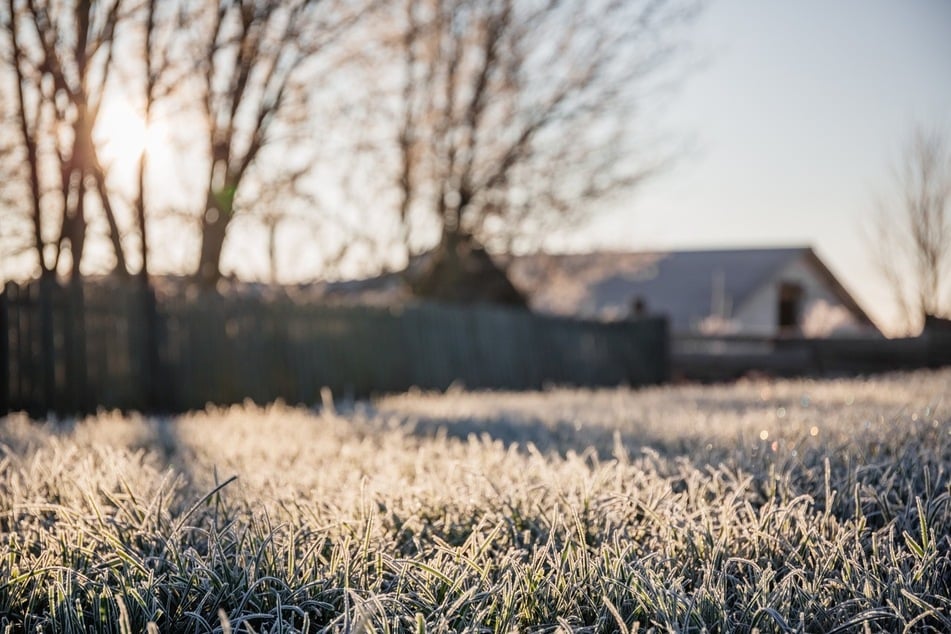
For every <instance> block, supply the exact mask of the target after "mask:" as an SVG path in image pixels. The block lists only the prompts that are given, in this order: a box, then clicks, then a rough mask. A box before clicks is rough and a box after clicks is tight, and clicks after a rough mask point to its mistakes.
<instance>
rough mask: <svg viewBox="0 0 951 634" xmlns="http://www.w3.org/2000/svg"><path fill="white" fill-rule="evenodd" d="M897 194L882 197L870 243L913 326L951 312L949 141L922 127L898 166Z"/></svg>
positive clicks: (902, 312) (906, 324)
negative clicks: (929, 317)
mask: <svg viewBox="0 0 951 634" xmlns="http://www.w3.org/2000/svg"><path fill="white" fill-rule="evenodd" d="M895 187H896V191H897V194H896V195H895V196H893V197H892V198H889V199H882V201H881V202H880V203H879V208H878V213H877V215H876V216H875V220H874V236H873V239H872V241H871V244H870V250H871V254H872V257H873V259H874V261H875V264H876V265H877V267H878V269H879V272H880V274H881V276H882V279H883V280H884V281H885V283H886V284H887V285H888V287H889V289H890V290H891V292H892V294H893V296H894V299H895V303H896V306H897V307H898V309H899V312H900V315H901V318H902V320H903V321H904V323H903V324H902V327H903V328H904V329H906V330H907V331H909V332H913V331H915V330H918V329H920V328H921V325H922V323H923V322H924V320H925V317H926V316H929V315H930V316H942V315H943V316H948V315H949V314H951V285H949V280H951V147H949V145H948V140H947V138H946V137H944V136H943V135H942V134H940V133H939V132H926V131H925V130H922V129H919V130H917V131H916V132H915V133H914V135H913V136H912V138H911V140H910V141H909V143H908V145H907V147H906V148H905V151H904V154H903V156H902V162H901V164H900V166H899V167H898V169H897V170H896V177H895Z"/></svg>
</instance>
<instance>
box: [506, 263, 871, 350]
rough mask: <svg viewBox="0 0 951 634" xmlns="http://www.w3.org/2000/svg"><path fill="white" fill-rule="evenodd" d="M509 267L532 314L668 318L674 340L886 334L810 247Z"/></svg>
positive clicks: (604, 317) (604, 318) (514, 265)
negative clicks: (687, 336) (699, 336)
mask: <svg viewBox="0 0 951 634" xmlns="http://www.w3.org/2000/svg"><path fill="white" fill-rule="evenodd" d="M507 265H508V274H509V277H510V278H511V280H512V282H513V283H514V284H515V285H516V287H518V288H519V289H521V290H522V291H523V292H524V293H526V294H527V295H528V297H529V303H530V306H531V307H532V308H533V309H534V310H536V311H539V312H544V313H551V314H557V315H566V316H575V317H582V318H591V319H599V320H617V319H626V318H629V317H630V316H632V315H637V314H664V315H667V316H668V317H669V319H670V326H671V331H672V332H673V333H675V334H683V333H703V334H729V333H736V334H750V335H762V336H775V335H783V334H802V335H805V336H809V337H823V336H829V335H833V334H836V335H845V334H855V335H858V334H864V335H879V334H880V333H879V331H878V330H877V328H876V327H875V325H874V324H873V323H872V321H871V320H870V319H869V317H868V315H866V313H865V311H863V310H862V308H861V306H859V304H858V303H857V302H856V301H855V299H853V298H852V296H851V295H850V294H849V292H848V291H847V290H846V289H845V288H844V287H843V286H842V284H841V283H840V282H839V281H838V280H837V279H836V278H835V276H834V275H833V274H832V272H831V271H830V270H829V268H828V267H827V266H826V265H825V264H824V263H823V262H822V260H820V259H819V257H818V256H817V255H816V254H815V252H814V251H813V250H812V249H811V248H809V247H794V248H759V249H718V250H696V251H668V252H648V253H625V252H596V253H586V254H567V255H566V254H562V255H554V254H543V253H540V254H534V255H528V256H518V257H512V258H510V259H509V260H508V262H507Z"/></svg>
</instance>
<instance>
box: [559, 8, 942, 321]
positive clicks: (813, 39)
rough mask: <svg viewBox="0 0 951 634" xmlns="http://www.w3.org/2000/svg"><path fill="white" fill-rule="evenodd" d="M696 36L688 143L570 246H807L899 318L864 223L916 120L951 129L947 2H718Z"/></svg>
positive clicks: (677, 116) (676, 99)
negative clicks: (874, 267)
mask: <svg viewBox="0 0 951 634" xmlns="http://www.w3.org/2000/svg"><path fill="white" fill-rule="evenodd" d="M690 40H691V44H690V47H691V50H690V55H691V56H692V57H694V58H696V59H698V60H699V61H700V64H699V65H698V67H697V69H696V70H695V71H693V72H692V74H691V75H690V76H689V78H688V79H687V81H685V82H684V83H683V84H682V85H681V86H680V88H679V90H678V92H677V94H676V95H674V96H673V97H672V98H670V99H669V104H668V106H667V107H666V112H665V115H664V116H663V117H662V118H661V120H660V121H659V125H660V126H661V127H663V128H665V129H667V130H668V131H670V132H671V133H673V134H680V135H686V136H688V137H690V139H691V141H690V143H689V146H690V149H689V150H688V151H686V152H684V153H683V154H682V155H681V156H680V158H679V159H678V161H677V162H676V163H675V164H674V166H673V167H672V168H671V169H670V170H668V171H667V172H666V173H665V174H663V175H661V176H660V177H658V178H655V179H654V180H653V181H651V182H649V183H647V184H645V185H644V186H643V188H642V189H640V190H639V191H637V192H635V193H634V194H632V196H631V197H630V199H627V200H623V201H620V202H618V203H617V204H616V206H615V207H613V208H612V209H611V210H610V211H609V212H607V213H605V214H603V215H602V216H600V217H599V218H598V219H597V220H596V221H595V222H593V223H592V224H591V225H590V227H588V228H587V229H586V230H585V231H583V232H579V233H577V234H575V236H574V237H573V238H572V240H571V241H570V244H569V245H568V246H569V248H573V249H577V248H580V249H587V248H596V247H605V248H620V249H655V248H713V247H734V246H758V245H762V246H770V245H810V246H812V247H813V248H815V249H816V252H817V253H818V254H819V257H820V258H822V259H823V261H824V262H825V263H826V264H827V265H828V266H829V267H830V268H831V270H832V271H833V272H834V273H835V274H836V275H837V277H839V279H840V280H841V281H842V282H843V284H844V285H845V286H846V288H847V289H849V290H850V291H851V292H852V293H853V295H854V296H855V298H856V299H857V300H858V301H859V303H860V304H861V305H862V306H863V307H864V308H865V309H866V312H868V313H869V314H870V316H871V317H872V318H873V319H874V320H876V321H877V322H878V323H879V324H881V325H885V326H886V327H888V326H889V324H891V323H893V319H894V314H893V312H892V308H891V302H890V300H889V295H888V293H887V291H886V289H885V288H884V287H883V285H882V284H881V283H880V282H879V281H878V279H877V278H876V276H875V275H874V274H873V273H872V271H871V266H870V258H869V256H868V247H867V244H866V242H865V241H864V238H863V225H864V223H865V222H867V219H868V218H869V217H870V215H871V213H872V212H874V210H875V208H876V201H877V200H878V199H880V198H882V197H883V196H887V194H888V192H889V191H891V190H890V188H889V185H890V184H891V182H893V180H894V168H895V165H896V164H897V163H898V161H899V158H900V156H901V152H902V150H903V147H904V145H905V144H906V142H907V139H908V138H909V137H910V135H911V134H912V132H913V131H914V129H915V127H916V126H918V125H924V126H928V127H931V128H938V129H941V130H944V131H945V133H946V136H947V137H948V138H951V1H949V0H903V1H899V0H824V1H819V0H798V1H796V2H787V1H781V0H712V1H711V2H710V4H709V5H708V6H707V8H706V10H705V12H704V13H703V14H702V15H701V16H700V18H699V19H698V22H697V23H696V24H695V25H694V29H693V31H692V32H691V37H690Z"/></svg>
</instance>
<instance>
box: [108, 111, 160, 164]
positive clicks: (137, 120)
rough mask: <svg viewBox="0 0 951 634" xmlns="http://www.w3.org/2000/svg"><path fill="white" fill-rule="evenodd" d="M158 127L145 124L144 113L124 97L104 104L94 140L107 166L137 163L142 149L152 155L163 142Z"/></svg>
mask: <svg viewBox="0 0 951 634" xmlns="http://www.w3.org/2000/svg"><path fill="white" fill-rule="evenodd" d="M162 136H163V135H162V134H161V130H160V129H159V126H156V125H151V126H146V124H145V119H144V118H143V116H142V115H141V114H140V113H139V112H138V111H137V110H136V109H135V108H133V107H132V105H131V104H129V103H128V102H127V101H125V100H121V99H114V100H112V101H110V102H109V103H108V104H106V105H104V106H103V111H102V113H101V116H100V121H99V125H98V126H97V127H96V141H97V143H98V144H99V149H100V155H101V156H102V159H103V162H104V163H106V164H107V165H113V164H116V163H119V164H127V163H137V162H138V160H139V157H140V156H141V155H142V152H143V151H145V152H148V153H149V154H153V153H154V152H155V150H157V149H159V148H160V147H161V146H162V145H163V144H164V142H163V138H162Z"/></svg>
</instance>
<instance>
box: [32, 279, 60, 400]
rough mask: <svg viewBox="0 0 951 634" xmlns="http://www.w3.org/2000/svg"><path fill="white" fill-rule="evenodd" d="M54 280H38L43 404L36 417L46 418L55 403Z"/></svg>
mask: <svg viewBox="0 0 951 634" xmlns="http://www.w3.org/2000/svg"><path fill="white" fill-rule="evenodd" d="M55 288H56V280H54V279H53V278H52V277H51V276H44V277H42V278H40V283H39V291H40V297H39V307H38V308H39V313H40V368H41V370H40V372H41V376H42V386H43V392H42V394H43V396H42V399H43V402H42V403H41V404H39V406H38V407H37V410H36V412H32V413H34V414H36V415H37V416H46V415H49V413H50V412H51V411H52V410H53V409H54V403H55V401H56V351H55V350H54V349H53V341H54V339H53V292H54V290H55Z"/></svg>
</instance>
